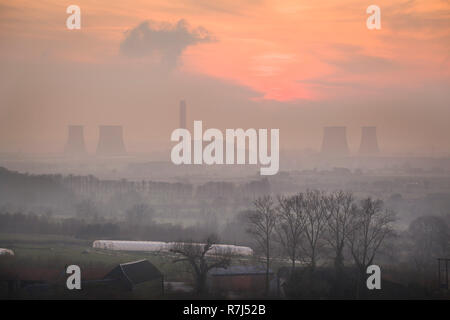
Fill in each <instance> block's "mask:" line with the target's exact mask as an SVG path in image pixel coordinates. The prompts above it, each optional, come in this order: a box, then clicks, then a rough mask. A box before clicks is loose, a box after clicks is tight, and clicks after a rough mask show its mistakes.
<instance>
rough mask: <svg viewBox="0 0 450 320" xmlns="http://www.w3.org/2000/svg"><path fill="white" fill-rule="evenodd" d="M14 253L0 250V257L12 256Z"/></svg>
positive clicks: (9, 250)
mask: <svg viewBox="0 0 450 320" xmlns="http://www.w3.org/2000/svg"><path fill="white" fill-rule="evenodd" d="M13 255H14V251H12V250H11V249H5V248H0V256H13Z"/></svg>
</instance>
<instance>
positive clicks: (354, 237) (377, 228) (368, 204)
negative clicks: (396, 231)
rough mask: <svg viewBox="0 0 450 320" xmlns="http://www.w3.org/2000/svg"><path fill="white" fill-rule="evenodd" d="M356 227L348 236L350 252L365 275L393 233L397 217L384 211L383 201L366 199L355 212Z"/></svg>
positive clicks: (361, 272)
mask: <svg viewBox="0 0 450 320" xmlns="http://www.w3.org/2000/svg"><path fill="white" fill-rule="evenodd" d="M353 215H354V217H353V219H355V220H354V221H355V225H354V228H352V230H351V232H349V234H348V236H347V241H348V245H349V248H350V252H351V254H352V257H353V259H354V261H355V264H356V266H357V268H358V269H359V272H360V274H361V275H362V274H364V273H365V272H366V269H367V267H368V266H370V265H371V264H372V263H373V260H374V258H375V255H376V253H377V252H378V249H379V248H380V246H381V244H382V243H383V240H384V239H385V238H386V236H388V235H389V234H391V233H392V232H393V228H392V222H393V221H395V215H394V213H393V212H392V211H389V210H383V202H382V201H381V200H378V199H377V200H373V199H372V198H370V197H369V198H366V199H364V200H362V201H361V204H360V207H359V208H358V210H356V211H355V212H354V214H353Z"/></svg>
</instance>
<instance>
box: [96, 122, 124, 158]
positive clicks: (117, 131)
mask: <svg viewBox="0 0 450 320" xmlns="http://www.w3.org/2000/svg"><path fill="white" fill-rule="evenodd" d="M125 153H126V150H125V144H124V142H123V129H122V126H100V127H99V138H98V145H97V155H101V156H118V155H124V154H125Z"/></svg>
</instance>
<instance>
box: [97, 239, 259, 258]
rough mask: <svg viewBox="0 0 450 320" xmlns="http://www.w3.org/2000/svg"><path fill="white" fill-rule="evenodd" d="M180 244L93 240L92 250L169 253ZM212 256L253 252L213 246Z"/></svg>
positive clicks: (219, 245)
mask: <svg viewBox="0 0 450 320" xmlns="http://www.w3.org/2000/svg"><path fill="white" fill-rule="evenodd" d="M180 244H182V243H180V242H161V241H122V240H95V241H94V243H93V244H92V247H93V248H97V249H106V250H117V251H147V252H169V251H170V250H171V249H172V248H174V247H175V246H177V245H180ZM189 245H194V246H203V245H204V244H202V243H192V244H191V243H189ZM208 254H209V255H214V254H232V255H241V256H251V255H253V250H252V249H251V248H249V247H243V246H235V245H228V244H214V245H213V246H212V248H211V249H210V250H209V252H208Z"/></svg>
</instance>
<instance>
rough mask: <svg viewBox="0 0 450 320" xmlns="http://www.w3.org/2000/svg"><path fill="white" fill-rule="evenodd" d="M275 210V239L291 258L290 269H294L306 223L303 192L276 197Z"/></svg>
mask: <svg viewBox="0 0 450 320" xmlns="http://www.w3.org/2000/svg"><path fill="white" fill-rule="evenodd" d="M277 210H278V223H277V225H276V232H277V235H278V237H277V239H278V241H279V242H280V244H281V246H282V247H283V249H284V251H285V252H286V254H287V255H288V256H289V258H290V259H291V263H292V270H294V268H295V261H296V260H297V257H298V255H299V249H300V245H301V237H302V233H303V231H304V229H305V223H306V216H305V212H304V199H303V194H302V193H299V194H297V195H294V196H292V197H282V196H280V197H278V208H277Z"/></svg>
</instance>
